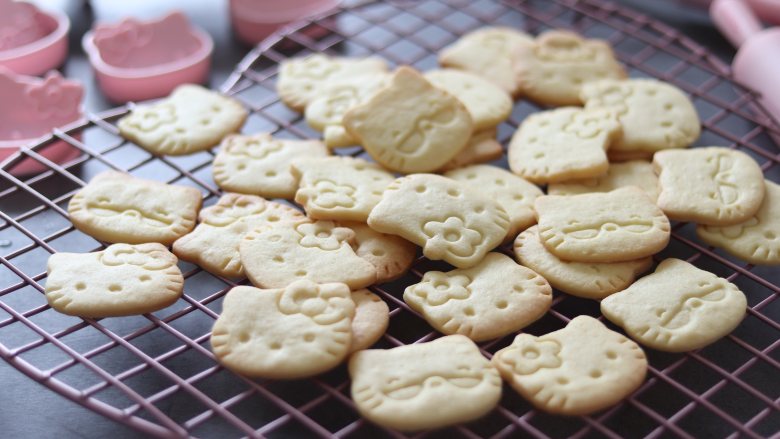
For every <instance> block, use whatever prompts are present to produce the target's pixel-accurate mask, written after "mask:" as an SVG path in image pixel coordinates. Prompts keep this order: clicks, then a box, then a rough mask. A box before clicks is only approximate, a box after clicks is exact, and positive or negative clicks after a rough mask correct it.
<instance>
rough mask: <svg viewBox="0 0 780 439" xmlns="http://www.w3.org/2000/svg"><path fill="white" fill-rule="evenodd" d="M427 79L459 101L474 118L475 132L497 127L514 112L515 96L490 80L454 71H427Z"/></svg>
mask: <svg viewBox="0 0 780 439" xmlns="http://www.w3.org/2000/svg"><path fill="white" fill-rule="evenodd" d="M424 76H425V79H427V80H428V81H429V82H430V83H431V84H433V86H434V87H438V88H440V89H442V90H444V91H446V92H447V93H449V94H451V95H453V96H455V97H456V98H458V100H460V101H461V102H462V103H463V105H465V106H466V109H467V110H468V111H469V114H470V115H471V119H472V121H473V122H474V131H481V130H486V129H489V128H494V127H495V126H496V125H498V124H500V123H501V122H503V121H504V120H506V118H507V117H509V114H510V113H511V112H512V105H513V102H512V97H511V96H510V95H509V94H508V93H507V92H506V91H504V90H503V89H501V88H500V87H498V86H497V85H495V84H493V83H492V82H490V81H489V80H487V79H483V78H480V77H479V76H477V75H474V74H471V73H468V72H463V71H460V70H455V69H437V70H429V71H427V72H425V75H424Z"/></svg>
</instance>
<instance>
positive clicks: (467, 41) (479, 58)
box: [439, 27, 534, 96]
mask: <svg viewBox="0 0 780 439" xmlns="http://www.w3.org/2000/svg"><path fill="white" fill-rule="evenodd" d="M533 41H534V40H533V38H532V37H531V36H529V35H528V34H525V33H523V32H519V31H517V30H516V29H513V28H509V27H483V28H481V29H477V30H475V31H473V32H470V33H468V34H466V35H464V36H462V37H460V39H459V40H458V41H457V42H455V44H453V45H451V46H449V47H446V48H444V50H442V51H441V52H440V53H439V63H440V64H441V65H443V66H445V67H452V68H455V69H460V70H465V71H467V72H471V73H474V74H476V75H479V76H481V77H483V78H485V79H487V80H489V81H491V82H493V83H494V84H496V85H497V86H499V87H501V88H502V89H504V90H506V92H507V93H509V94H510V95H512V96H516V95H517V94H518V92H519V87H518V84H517V80H516V78H515V71H514V67H513V66H512V64H513V61H512V58H513V56H514V53H515V52H516V51H517V50H518V49H519V48H520V47H525V46H530V45H531V44H533Z"/></svg>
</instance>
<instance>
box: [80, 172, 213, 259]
mask: <svg viewBox="0 0 780 439" xmlns="http://www.w3.org/2000/svg"><path fill="white" fill-rule="evenodd" d="M200 203H201V195H200V191H198V190H197V189H195V188H191V187H185V186H176V185H168V184H164V183H160V182H156V181H152V180H143V179H140V178H135V177H132V176H130V175H128V174H123V173H120V172H113V171H107V172H103V173H101V174H98V175H97V176H95V177H94V178H93V179H92V180H91V181H90V182H89V184H88V185H86V186H84V188H83V189H81V190H80V191H78V192H77V193H76V194H75V195H74V196H73V198H71V200H70V203H69V204H68V213H69V214H70V220H71V221H72V222H73V225H74V226H76V228H78V229H79V230H81V231H82V232H84V233H86V234H88V235H90V236H92V237H94V238H96V239H99V240H101V241H106V242H127V243H130V244H141V243H145V242H159V243H161V244H165V245H170V244H171V243H172V242H173V241H175V240H176V239H178V238H179V237H181V236H183V235H185V234H187V233H189V232H190V230H192V228H193V227H194V226H195V218H196V216H197V212H198V209H199V208H200Z"/></svg>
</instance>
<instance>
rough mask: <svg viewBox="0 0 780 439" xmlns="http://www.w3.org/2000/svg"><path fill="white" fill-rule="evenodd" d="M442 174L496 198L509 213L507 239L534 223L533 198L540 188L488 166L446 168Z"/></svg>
mask: <svg viewBox="0 0 780 439" xmlns="http://www.w3.org/2000/svg"><path fill="white" fill-rule="evenodd" d="M444 176H445V177H448V178H451V179H453V180H457V181H461V182H463V183H466V184H467V185H468V186H472V187H475V188H479V190H480V191H481V192H483V193H484V194H485V195H486V196H488V197H490V198H492V199H494V200H496V201H497V202H498V204H500V205H501V206H502V207H503V208H504V209H505V210H506V212H507V213H508V214H509V231H508V232H507V234H506V238H507V239H514V238H515V236H517V234H518V233H520V232H521V231H523V230H525V229H527V228H528V227H530V226H531V225H533V224H535V223H536V217H535V213H534V201H535V200H536V198H537V197H540V196H542V195H544V193H543V192H542V190H541V189H539V188H538V187H536V186H534V185H533V184H531V183H529V182H527V181H526V180H524V179H523V178H521V177H518V176H517V175H514V174H512V173H511V172H509V171H507V170H504V169H501V168H498V167H496V166H490V165H473V166H467V167H465V168H460V169H456V170H454V171H449V172H447V173H445V174H444Z"/></svg>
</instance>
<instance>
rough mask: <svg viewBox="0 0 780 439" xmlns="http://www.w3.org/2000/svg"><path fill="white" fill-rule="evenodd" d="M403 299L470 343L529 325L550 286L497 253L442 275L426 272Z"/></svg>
mask: <svg viewBox="0 0 780 439" xmlns="http://www.w3.org/2000/svg"><path fill="white" fill-rule="evenodd" d="M404 301H406V303H408V304H409V306H411V307H412V309H414V310H415V311H417V312H419V313H420V314H422V315H423V317H424V318H425V320H426V321H427V322H428V323H430V324H431V326H433V327H434V328H436V330H437V331H439V332H441V333H443V334H461V335H465V336H467V337H469V338H470V339H472V340H474V341H484V340H490V339H492V338H498V337H502V336H504V335H507V334H510V333H512V332H516V331H519V330H520V329H522V328H524V327H526V326H528V325H530V324H531V323H532V322H534V321H535V320H537V319H538V318H539V317H541V316H542V315H544V313H545V312H547V310H548V309H549V308H550V303H551V302H552V288H550V285H549V284H548V283H547V281H546V280H544V278H542V277H541V276H539V275H538V274H536V273H534V272H533V271H532V270H530V269H528V268H526V267H523V266H520V265H517V264H516V263H515V262H514V261H512V259H511V258H509V257H508V256H505V255H503V254H501V253H488V254H487V256H485V258H484V259H483V260H482V262H480V263H479V264H477V265H475V266H473V267H471V268H467V269H458V270H453V271H450V272H447V273H443V272H441V271H429V272H427V273H425V275H424V276H423V279H422V282H420V283H417V284H414V285H411V286H409V287H407V288H406V291H405V292H404Z"/></svg>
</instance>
